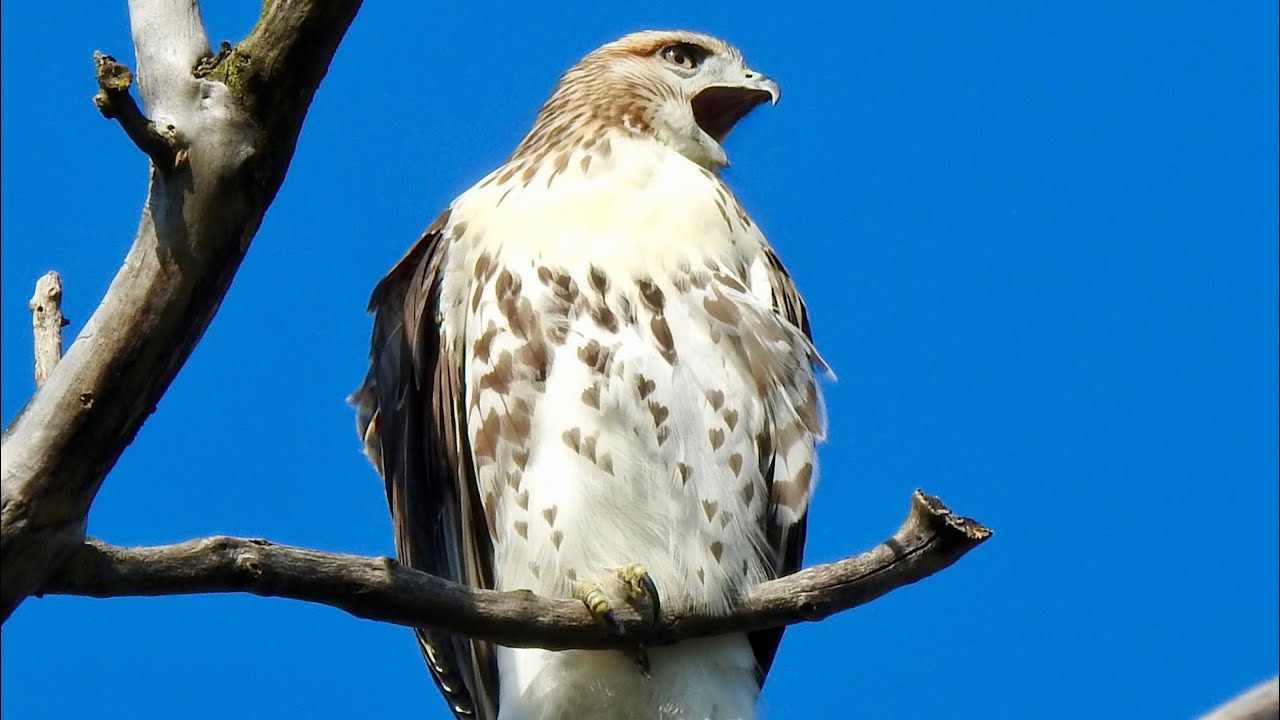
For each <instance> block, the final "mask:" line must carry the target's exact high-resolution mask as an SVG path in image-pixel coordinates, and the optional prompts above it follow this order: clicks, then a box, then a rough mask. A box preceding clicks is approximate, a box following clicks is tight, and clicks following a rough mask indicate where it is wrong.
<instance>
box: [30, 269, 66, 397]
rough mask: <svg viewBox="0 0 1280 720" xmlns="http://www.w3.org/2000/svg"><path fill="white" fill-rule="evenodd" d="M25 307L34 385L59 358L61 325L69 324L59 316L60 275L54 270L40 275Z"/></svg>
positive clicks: (41, 380)
mask: <svg viewBox="0 0 1280 720" xmlns="http://www.w3.org/2000/svg"><path fill="white" fill-rule="evenodd" d="M27 307H29V308H31V332H32V333H33V334H34V335H35V350H36V371H35V374H36V387H40V386H41V385H43V384H44V381H45V380H47V379H48V378H49V375H50V374H51V373H53V366H55V365H57V364H58V360H60V359H61V358H62V328H64V327H66V326H67V325H68V324H69V323H70V321H69V320H67V319H66V318H65V317H63V315H62V277H61V276H60V275H58V273H56V272H54V271H53V270H50V271H49V272H47V273H45V274H44V275H41V276H40V279H39V280H37V281H36V291H35V293H34V294H33V295H32V296H31V300H30V301H29V302H28V303H27Z"/></svg>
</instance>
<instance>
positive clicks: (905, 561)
mask: <svg viewBox="0 0 1280 720" xmlns="http://www.w3.org/2000/svg"><path fill="white" fill-rule="evenodd" d="M990 535H991V531H990V530H988V529H987V528H985V527H983V526H982V525H981V524H979V523H977V522H975V521H973V520H969V519H967V518H961V517H957V516H955V515H953V514H951V512H950V511H949V510H947V508H946V506H944V505H943V504H942V502H941V501H939V500H938V499H937V498H935V497H931V496H928V495H925V494H923V493H921V492H919V491H916V493H915V495H914V496H913V497H912V501H911V511H910V513H909V514H908V516H907V519H906V521H905V522H903V524H902V527H900V528H899V529H898V531H897V532H896V533H894V535H893V537H892V538H890V539H889V540H886V541H885V542H883V543H881V544H880V545H878V546H876V547H875V548H872V549H871V550H869V551H867V552H864V553H862V554H861V555H857V556H855V557H851V558H847V559H845V560H840V561H838V562H834V563H830V564H827V565H819V566H816V567H812V568H809V569H807V570H803V571H801V572H798V573H796V574H794V575H790V576H787V577H784V578H779V579H777V580H773V581H770V582H767V583H763V584H761V585H759V586H758V587H756V588H755V589H754V590H752V591H751V592H750V593H749V594H748V595H747V596H746V597H745V598H744V599H743V601H742V602H741V604H740V605H739V606H738V608H737V610H736V612H735V613H734V614H732V615H728V616H713V615H709V614H704V613H683V612H679V611H672V610H671V609H667V611H666V612H665V613H664V617H663V622H662V624H661V627H659V628H653V627H650V626H649V625H648V623H647V622H646V621H645V620H644V619H642V617H641V616H640V614H639V613H637V612H636V611H635V610H634V609H632V608H619V609H618V610H619V612H618V615H619V619H620V620H621V621H622V622H623V624H624V626H625V627H626V630H627V635H626V637H627V642H631V643H634V642H636V641H642V642H645V643H646V644H650V645H657V644H664V643H670V642H674V641H676V640H682V639H686V638H694V637H704V636H709V635H719V634H724V633H729V632H740V631H746V630H759V629H763V628H768V627H777V626H780V625H788V624H793V623H798V622H805V621H814V620H821V619H823V618H826V617H828V616H830V615H832V614H834V613H838V612H842V611H844V610H848V609H850V608H854V607H857V606H859V605H862V604H865V603H868V602H870V601H872V600H874V599H876V598H878V597H880V596H881V595H884V594H885V593H887V592H889V591H891V590H894V589H896V588H899V587H902V586H904V585H909V584H911V583H914V582H917V581H919V580H923V579H924V578H926V577H928V576H930V575H932V574H933V573H935V572H938V571H939V570H942V569H943V568H945V567H947V566H949V565H951V564H952V563H954V562H955V561H956V560H958V559H959V558H960V557H961V556H962V555H964V554H965V553H967V552H968V551H969V550H972V549H973V548H974V547H976V546H977V545H978V544H979V543H981V542H982V541H984V540H986V539H987V538H988V537H990ZM661 590H662V589H661V588H659V592H661ZM44 592H46V593H55V594H70V595H90V596H94V597H117V596H124V595H178V594H189V593H211V592H250V593H254V594H257V595H264V596H270V597H286V598H293V599H296V600H306V601H309V602H316V603H321V604H324V605H330V606H332V607H336V608H339V609H341V610H345V611H346V612H349V613H351V614H352V615H355V616H357V617H362V618H367V619H371V620H380V621H384V622H391V623H397V624H400V625H409V626H422V627H434V628H438V629H440V630H445V631H448V632H452V633H457V634H461V635H469V636H471V637H476V638H481V639H485V640H491V641H494V642H497V643H499V644H502V645H508V646H512V647H544V648H550V649H566V648H601V647H616V646H619V645H621V644H623V642H622V641H621V640H619V639H618V638H616V637H612V636H611V635H609V634H608V633H607V632H605V631H604V630H603V629H602V628H601V627H600V626H599V625H598V624H597V623H596V622H595V621H594V620H593V619H592V617H591V616H590V614H588V613H587V611H586V609H585V607H584V606H583V605H582V603H580V602H578V601H576V600H552V599H548V598H543V597H538V596H536V595H534V594H532V593H530V592H527V591H523V592H507V593H500V592H494V591H491V590H475V589H471V588H468V587H465V586H463V585H459V584H457V583H452V582H449V581H447V580H443V579H441V578H438V577H435V576H432V575H428V574H426V573H422V572H418V571H416V570H411V569H409V568H406V567H403V566H401V565H399V564H398V563H396V562H394V561H392V560H390V559H387V558H381V559H378V558H366V557H359V556H355V555H342V554H336V553H324V552H318V551H315V550H305V549H302V548H295V547H288V546H285V545H276V544H274V543H271V542H268V541H266V540H245V539H240V538H228V537H212V538H204V539H201V540H190V541H188V542H184V543H179V544H177V545H165V546H159V547H149V548H120V547H115V546H112V545H107V544H105V543H102V542H99V541H96V540H91V541H89V542H87V543H86V544H84V545H83V546H82V547H81V548H80V550H79V551H78V552H77V553H76V554H75V555H74V556H72V557H71V559H70V560H69V562H68V563H67V564H66V565H64V566H63V567H62V569H61V570H60V571H59V572H58V573H57V574H56V575H55V576H54V577H53V578H51V579H50V581H49V583H48V584H47V585H46V586H45V587H44Z"/></svg>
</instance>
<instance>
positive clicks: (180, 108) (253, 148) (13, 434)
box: [0, 0, 360, 619]
mask: <svg viewBox="0 0 1280 720" xmlns="http://www.w3.org/2000/svg"><path fill="white" fill-rule="evenodd" d="M129 5H130V20H131V25H132V28H133V38H134V45H135V49H136V51H137V57H138V85H139V94H140V96H141V97H142V100H143V106H144V108H145V110H146V113H147V115H148V116H150V117H151V118H152V120H154V122H155V123H156V124H157V125H159V126H160V127H164V128H167V127H168V126H169V125H172V126H174V128H175V132H177V133H178V134H180V136H181V137H182V139H183V143H184V146H185V148H186V152H187V156H186V162H184V163H180V165H181V167H178V168H176V169H173V170H169V171H164V170H163V167H162V166H159V168H160V171H158V172H155V173H153V174H152V184H151V190H150V193H149V195H148V198H147V203H146V206H145V207H144V210H143V213H142V218H141V220H140V222H139V226H138V233H137V236H136V238H135V240H134V244H133V247H132V248H131V249H130V251H129V255H128V257H126V258H125V262H124V266H123V267H122V268H121V270H120V272H119V273H118V274H117V275H116V278H115V280H114V281H112V283H111V287H110V289H109V290H108V291H107V295H106V297H104V298H103V300H102V303H101V304H100V305H99V307H98V310H97V311H96V312H95V313H94V314H93V316H92V317H91V318H90V319H89V321H88V322H87V323H86V324H85V327H84V330H83V332H82V333H81V334H80V337H79V338H77V340H76V341H75V343H74V344H72V346H71V347H70V348H69V349H68V350H67V354H66V356H65V357H64V358H63V359H62V361H61V364H60V365H59V367H58V371H57V372H56V373H54V374H53V375H52V376H51V377H50V378H49V380H48V381H47V382H46V383H45V385H44V386H43V387H42V388H40V389H39V390H38V391H37V392H36V394H35V395H34V396H33V397H32V398H31V400H30V401H29V402H28V403H27V405H26V407H25V408H24V409H23V411H22V413H21V414H20V415H19V416H18V417H17V418H16V419H15V420H14V421H13V423H12V424H11V425H10V426H9V427H8V428H6V430H5V432H4V439H3V452H2V453H0V458H2V459H0V487H2V488H3V501H2V502H0V569H2V570H3V572H0V619H7V618H8V617H9V615H10V613H12V611H13V609H14V608H15V607H16V606H17V605H18V604H19V603H21V602H22V600H23V598H25V597H26V596H27V595H29V594H30V593H31V592H33V591H35V590H36V589H37V588H39V587H41V586H42V585H43V584H44V581H45V578H46V577H47V575H48V574H49V572H50V568H52V567H55V566H57V565H58V564H59V563H60V561H61V559H62V558H63V557H65V556H66V554H67V553H69V552H71V551H73V550H75V549H76V548H78V547H79V546H80V544H81V543H82V541H83V538H84V534H83V522H84V518H85V515H86V513H87V512H88V510H89V506H90V504H91V503H92V502H93V498H94V496H95V495H96V494H97V491H98V488H99V487H100V486H101V483H102V480H103V478H104V477H105V476H106V474H107V472H108V471H109V470H110V469H111V468H112V466H114V465H115V463H116V460H117V459H118V458H119V457H120V453H121V452H123V450H124V448H125V447H126V446H127V445H128V444H129V443H130V442H131V441H132V439H133V437H134V435H135V434H136V433H137V432H138V429H139V428H140V427H141V426H142V422H143V421H144V420H145V419H146V417H147V416H148V415H149V414H150V413H151V412H152V410H153V409H154V408H155V406H156V403H157V402H159V400H160V397H161V395H163V394H164V391H165V390H166V389H167V388H168V387H169V383H170V382H172V380H173V378H174V376H175V375H176V374H177V372H178V370H179V368H181V367H182V365H183V363H185V362H186V359H187V357H188V356H189V355H190V353H191V350H192V348H193V347H194V346H195V344H196V342H197V341H198V340H199V339H200V337H201V336H202V335H203V334H204V331H205V328H206V327H207V326H208V324H209V322H210V321H211V320H212V318H213V315H214V313H215V312H217V309H218V306H219V305H220V304H221V302H222V298H223V296H224V295H225V294H226V292H227V289H228V287H229V286H230V284H231V279H232V277H234V275H235V272H236V270H237V268H238V267H239V265H240V262H241V260H242V259H243V257H244V253H245V251H246V250H247V249H248V246H249V242H250V241H251V240H252V238H253V236H254V234H255V233H256V232H257V229H258V226H259V224H260V223H261V222H262V218H263V215H264V213H265V212H266V209H267V206H268V205H269V204H270V203H271V200H272V199H273V198H274V197H275V194H276V192H277V190H278V189H279V187H280V184H281V182H282V181H283V180H284V175H285V171H286V170H287V168H288V165H289V161H290V159H291V158H292V153H293V148H294V145H295V143H296V142H297V135H298V131H299V130H300V128H301V125H302V120H303V118H304V117H305V115H306V112H307V108H308V107H309V106H310V101H311V98H312V96H313V94H314V92H315V89H316V86H317V85H318V84H319V82H320V79H321V78H322V77H323V76H324V73H325V70H326V69H327V68H328V65H329V61H330V59H331V58H332V55H333V51H334V50H335V49H336V48H337V46H338V43H339V42H340V41H341V39H342V37H343V35H344V33H345V32H346V30H347V27H348V26H349V25H350V23H351V20H352V18H353V17H354V16H355V13H356V10H357V9H358V8H359V5H360V1H359V0H312V1H310V2H308V1H305V0H302V1H294V2H269V3H268V6H269V7H267V8H266V9H265V10H264V12H263V14H262V16H261V18H260V19H259V22H258V25H257V26H255V28H254V29H253V31H252V32H251V33H250V36H249V39H250V40H252V41H253V43H254V45H255V47H263V48H266V47H270V48H272V50H271V51H270V52H265V53H264V60H263V61H261V62H259V61H257V60H256V59H255V56H254V55H252V54H245V55H242V56H241V57H240V58H239V65H238V66H237V67H239V68H240V69H241V70H242V71H243V72H245V73H247V74H248V75H250V76H252V77H253V78H255V82H256V83H257V84H256V85H255V86H254V87H252V88H246V87H245V86H244V85H243V84H242V83H235V82H228V83H223V82H221V81H220V79H219V78H198V77H196V76H195V74H194V73H193V68H194V66H195V65H196V64H197V63H198V62H199V61H200V59H201V58H202V57H205V56H207V55H208V54H209V50H208V47H209V44H208V41H207V39H206V37H205V31H204V27H203V23H202V22H201V20H200V13H199V8H198V5H197V4H196V2H195V0H131V1H130V3H129ZM246 42H249V40H246ZM278 57H285V58H291V59H292V60H291V61H290V62H279V61H277V58H278ZM308 63H309V65H308ZM280 93H288V95H287V96H284V95H280ZM264 97H267V98H275V99H276V100H277V101H278V102H276V103H275V104H274V105H270V106H268V105H264V104H263V103H262V98H264ZM135 109H136V108H135Z"/></svg>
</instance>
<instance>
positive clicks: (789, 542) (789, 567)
mask: <svg viewBox="0 0 1280 720" xmlns="http://www.w3.org/2000/svg"><path fill="white" fill-rule="evenodd" d="M764 260H765V263H766V265H767V266H768V269H769V284H770V286H771V287H772V290H773V308H774V311H775V312H777V313H778V315H779V316H780V317H782V318H783V319H785V320H786V321H787V322H789V323H791V324H792V325H794V326H795V327H797V328H799V329H800V330H801V331H802V332H804V336H805V337H806V338H807V339H808V340H809V342H811V343H812V342H813V334H812V332H811V331H810V329H809V314H808V312H807V311H806V310H805V306H804V299H803V298H801V297H800V292H799V291H798V290H796V286H795V283H794V282H792V280H791V276H790V275H788V274H787V270H786V268H785V267H783V266H782V261H781V260H779V259H778V256H777V255H776V254H774V252H773V251H772V250H768V249H766V250H765V255H764ZM814 359H815V360H816V361H817V362H818V363H819V364H821V360H819V359H818V358H816V357H815V358H814ZM775 468H776V466H775V465H774V464H772V463H770V465H769V467H768V470H767V472H766V473H765V479H766V482H768V483H769V484H772V482H773V476H774V472H775ZM766 517H767V518H768V520H767V522H768V523H769V525H768V527H767V528H765V536H766V538H767V539H768V541H769V546H770V547H771V548H772V549H773V550H774V557H776V558H778V563H779V564H778V567H776V568H775V577H782V576H784V575H790V574H791V573H794V572H796V571H797V570H799V569H800V567H801V564H802V563H803V561H804V560H803V557H804V541H805V532H806V530H807V528H808V524H809V515H808V513H807V512H806V513H805V514H803V515H801V517H800V519H799V520H797V521H796V522H794V523H792V524H791V525H790V526H789V527H784V526H783V525H782V524H781V523H779V522H777V519H776V516H775V515H774V513H773V512H769V513H767V514H766ZM785 630H786V627H778V628H769V629H768V630H757V631H756V632H752V633H748V634H747V638H748V640H749V641H750V642H751V649H752V651H753V652H754V653H755V656H756V665H757V666H758V667H759V669H760V684H761V685H764V679H765V677H766V676H767V675H768V674H769V668H770V667H772V666H773V659H774V657H775V656H776V655H777V654H778V645H779V644H780V643H781V642H782V634H783V632H784V631H785Z"/></svg>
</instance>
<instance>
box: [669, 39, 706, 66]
mask: <svg viewBox="0 0 1280 720" xmlns="http://www.w3.org/2000/svg"><path fill="white" fill-rule="evenodd" d="M659 54H660V55H661V56H662V59H663V60H666V61H667V62H669V63H671V64H672V65H675V66H676V67H680V68H684V69H685V70H693V69H694V68H696V67H698V65H699V64H701V63H702V58H703V56H704V55H705V54H706V53H705V52H702V48H699V47H695V46H693V45H685V44H684V43H680V44H677V45H668V46H667V47H664V48H662V51H661V52H660V53H659Z"/></svg>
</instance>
